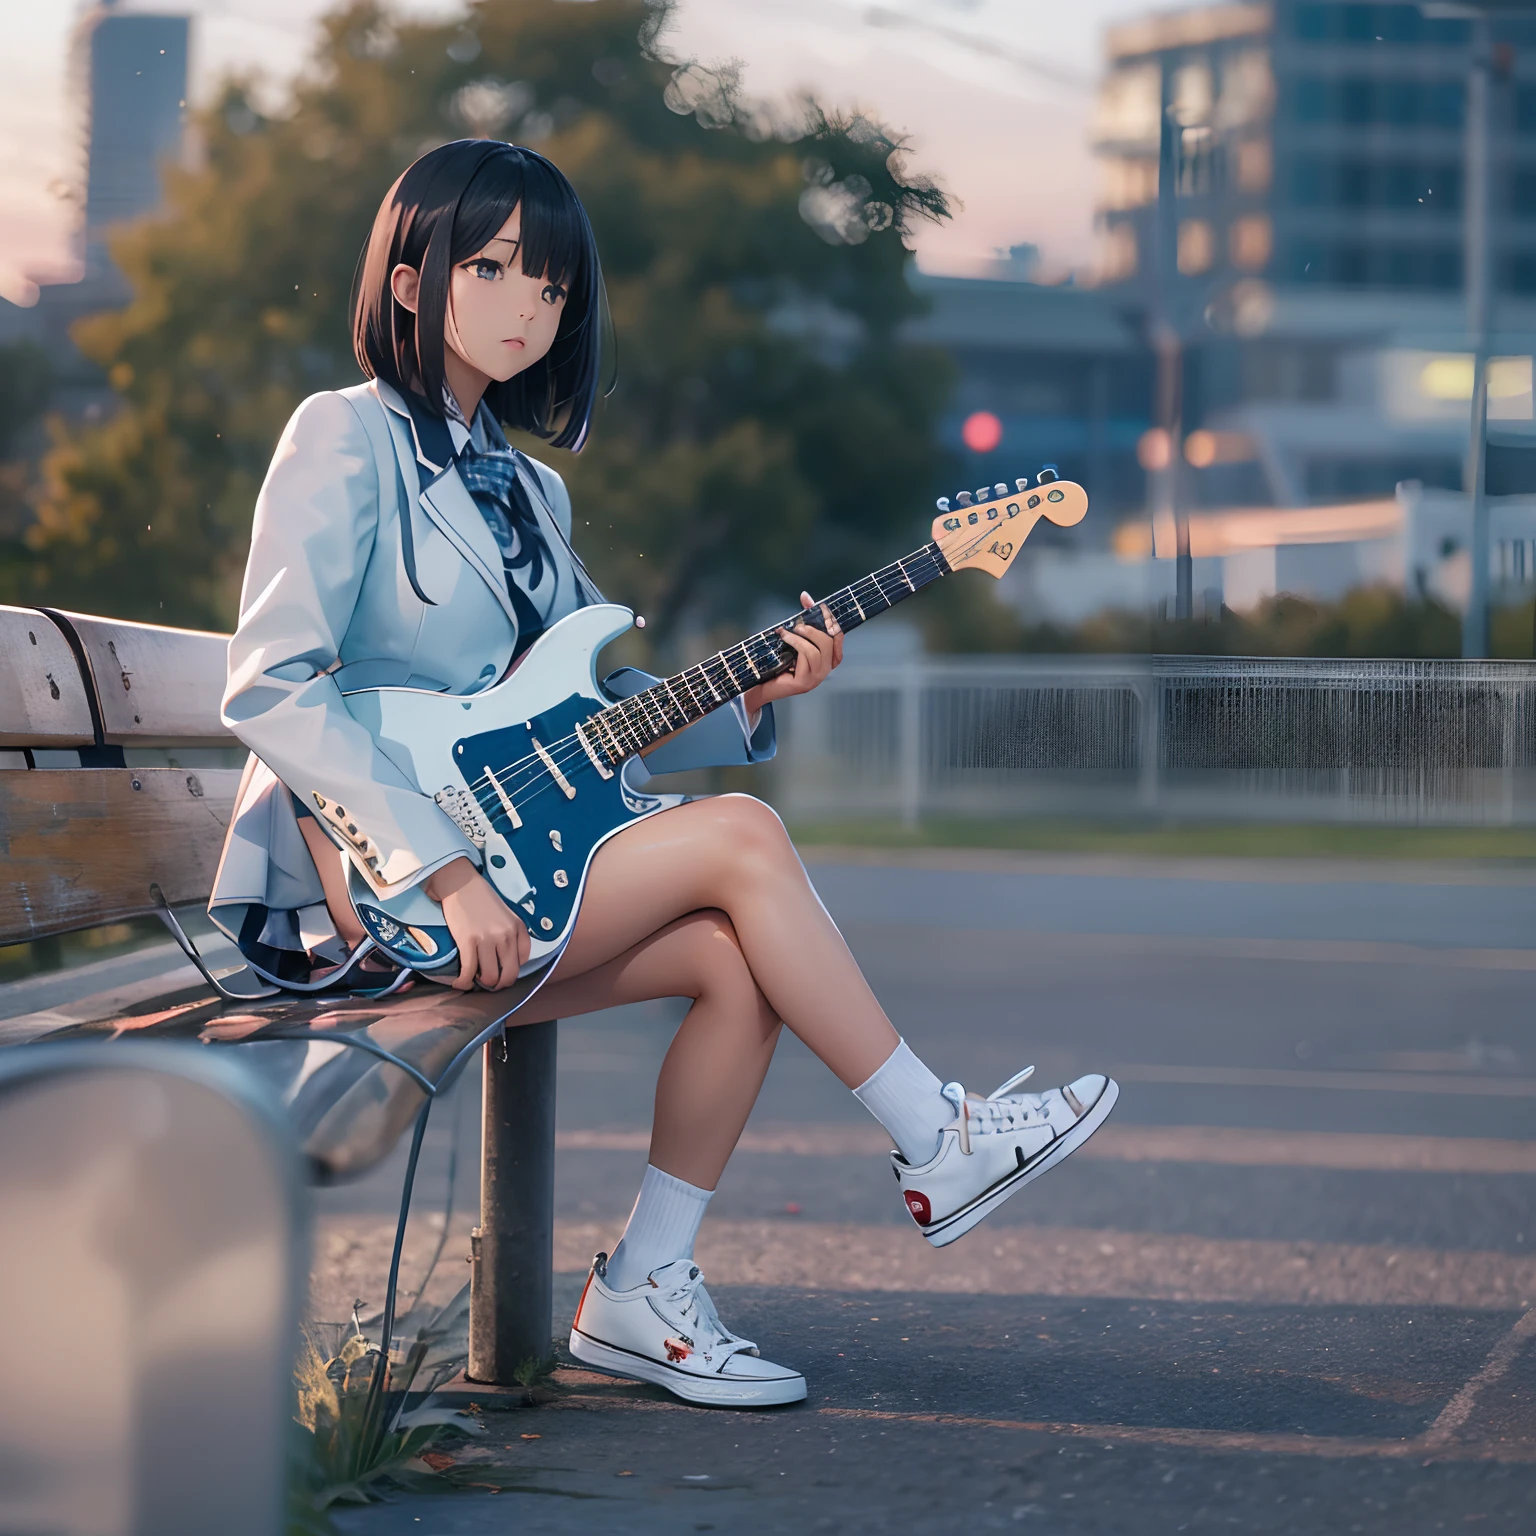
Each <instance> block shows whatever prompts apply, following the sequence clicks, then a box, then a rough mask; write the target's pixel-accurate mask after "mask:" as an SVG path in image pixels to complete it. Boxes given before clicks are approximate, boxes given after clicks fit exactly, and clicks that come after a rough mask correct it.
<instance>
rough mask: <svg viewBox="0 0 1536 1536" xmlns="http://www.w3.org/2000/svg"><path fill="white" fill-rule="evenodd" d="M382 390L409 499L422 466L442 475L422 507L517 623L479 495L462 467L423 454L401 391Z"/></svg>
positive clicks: (421, 495)
mask: <svg viewBox="0 0 1536 1536" xmlns="http://www.w3.org/2000/svg"><path fill="white" fill-rule="evenodd" d="M377 388H378V391H379V399H380V400H381V401H382V402H383V404H384V405H385V407H386V408H387V411H388V415H389V428H390V436H391V437H392V439H393V440H394V444H395V453H396V456H397V457H398V459H399V460H400V470H401V476H402V479H403V482H404V491H405V495H406V497H407V498H408V499H409V498H410V497H411V495H412V493H413V491H415V489H416V487H418V486H420V485H421V480H422V473H421V472H422V469H425V470H426V471H427V472H428V473H429V474H435V475H436V477H437V478H436V479H434V480H432V481H431V482H430V483H429V484H427V485H426V486H425V487H423V488H422V489H421V490H420V491H419V492H418V493H417V500H418V501H419V503H420V506H421V509H422V511H423V512H425V513H426V515H427V516H428V517H429V518H430V519H431V520H432V523H433V525H434V526H435V527H436V528H437V530H438V532H439V533H441V534H442V536H443V537H444V538H445V539H447V540H448V542H449V543H450V544H452V545H453V547H454V548H455V549H456V550H458V552H459V554H460V555H461V556H463V558H464V559H465V560H466V561H468V563H469V565H470V566H471V567H472V568H473V570H474V571H475V573H476V574H477V575H478V576H479V577H480V579H481V580H482V581H484V582H485V584H486V586H488V587H489V588H490V589H491V592H492V594H493V595H494V596H495V598H496V601H497V602H499V603H500V604H501V606H502V609H503V610H504V611H505V613H506V615H507V617H508V618H509V619H510V620H511V621H512V623H513V625H514V627H515V626H516V624H517V612H516V610H515V609H514V608H513V607H512V599H511V597H510V596H509V595H508V593H507V579H506V576H505V574H504V572H503V570H502V564H501V550H500V548H499V547H498V546H497V543H496V538H495V535H494V534H492V532H491V530H490V528H489V527H488V526H487V525H486V521H485V519H484V517H482V516H481V515H480V509H479V507H477V506H476V505H475V498H474V497H473V496H471V495H470V494H469V491H468V490H467V489H466V488H465V485H464V482H463V481H462V480H461V479H460V478H459V472H458V470H457V469H456V468H454V466H453V465H452V464H449V465H447V466H446V467H445V466H443V465H440V464H437V463H435V462H434V461H433V460H432V459H431V458H429V457H428V456H427V455H426V454H425V453H424V452H423V450H422V445H421V444H420V442H418V441H417V437H416V427H415V423H414V421H413V420H412V418H411V413H410V409H409V407H407V405H406V403H405V402H404V401H403V400H402V399H401V398H400V397H399V395H398V394H396V393H395V391H394V390H393V389H391V388H390V386H389V385H388V384H383V383H380V384H378V385H377ZM402 512H403V513H405V514H406V515H409V512H408V509H407V508H402Z"/></svg>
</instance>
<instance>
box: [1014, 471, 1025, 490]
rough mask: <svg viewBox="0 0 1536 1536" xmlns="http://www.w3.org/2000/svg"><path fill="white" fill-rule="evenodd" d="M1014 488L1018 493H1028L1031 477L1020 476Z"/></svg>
mask: <svg viewBox="0 0 1536 1536" xmlns="http://www.w3.org/2000/svg"><path fill="white" fill-rule="evenodd" d="M1013 486H1014V489H1015V490H1016V491H1020V492H1023V491H1027V490H1028V489H1029V476H1028V475H1020V476H1019V478H1018V479H1017V480H1015V481H1014V482H1013Z"/></svg>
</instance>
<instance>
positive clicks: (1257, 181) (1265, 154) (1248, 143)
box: [1234, 139, 1275, 192]
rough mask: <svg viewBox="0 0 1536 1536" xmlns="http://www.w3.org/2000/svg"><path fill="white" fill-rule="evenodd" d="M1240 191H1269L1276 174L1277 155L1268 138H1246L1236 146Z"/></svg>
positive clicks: (1238, 186)
mask: <svg viewBox="0 0 1536 1536" xmlns="http://www.w3.org/2000/svg"><path fill="white" fill-rule="evenodd" d="M1234 153H1235V156H1236V161H1237V188H1238V191H1240V192H1268V191H1269V187H1270V183H1271V181H1273V179H1274V174H1275V156H1274V151H1273V150H1272V149H1271V148H1270V144H1269V140H1268V139H1244V140H1242V141H1241V142H1240V143H1239V144H1238V145H1237V146H1236V148H1235V151H1234Z"/></svg>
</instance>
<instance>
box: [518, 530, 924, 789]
mask: <svg viewBox="0 0 1536 1536" xmlns="http://www.w3.org/2000/svg"><path fill="white" fill-rule="evenodd" d="M948 571H949V563H948V562H947V561H946V560H945V559H944V556H943V553H942V551H941V550H940V549H939V547H938V545H936V544H927V545H925V546H924V547H923V548H922V549H919V550H914V551H913V552H912V553H911V554H909V555H906V556H904V557H903V558H902V559H900V560H896V561H894V562H893V563H892V564H890V565H886V566H882V567H881V568H880V569H879V570H877V571H872V572H870V574H869V575H867V576H861V577H860V578H859V579H858V580H857V581H856V582H853V583H852V584H851V585H849V586H846V587H843V588H841V589H839V590H838V591H836V592H834V593H833V594H832V595H831V596H830V597H826V598H823V599H822V601H821V603H819V604H817V605H816V609H812V610H803V611H802V612H799V613H796V614H794V615H792V616H791V617H790V618H787V619H785V620H784V621H783V623H781V624H775V625H773V626H772V627H771V628H769V629H764V630H759V631H758V632H757V633H756V634H754V635H748V636H747V638H746V639H745V640H742V641H741V642H740V643H739V644H737V645H733V646H730V647H729V648H728V649H726V650H722V651H716V652H715V654H714V655H713V656H708V657H706V658H705V659H704V660H703V661H700V662H698V663H697V664H695V665H694V666H691V667H686V668H684V669H683V670H682V671H681V672H677V673H674V674H673V675H672V676H671V677H667V678H663V679H661V680H660V681H659V682H656V683H654V684H652V685H651V686H650V687H649V688H646V689H643V690H642V691H641V692H639V693H637V694H633V695H631V696H630V697H629V698H627V699H620V700H618V701H617V702H615V703H613V704H611V705H609V706H608V708H606V709H604V710H601V711H599V712H598V713H597V714H595V715H593V716H592V717H591V718H590V720H588V721H587V722H586V725H585V726H584V727H579V728H578V732H577V735H578V740H579V741H580V744H581V745H582V746H583V747H585V748H587V750H588V754H589V755H592V753H593V750H594V749H593V745H592V743H593V742H596V743H597V744H598V745H597V748H596V750H597V753H598V755H599V756H602V757H606V758H608V759H609V761H610V762H612V763H615V764H617V763H621V762H623V761H624V760H625V759H626V758H628V757H631V756H633V755H634V754H636V753H638V752H641V751H643V750H644V749H645V748H646V747H648V746H650V745H651V744H652V743H653V742H656V741H658V740H660V739H661V738H662V737H663V736H668V735H670V734H671V733H672V732H673V731H678V730H683V729H685V728H686V727H687V726H689V725H692V724H693V722H694V721H695V720H699V719H701V718H702V717H703V716H705V715H707V714H709V713H710V712H711V711H712V710H714V709H718V708H719V707H720V706H721V705H722V704H724V703H726V702H728V701H729V700H731V699H734V698H738V697H740V696H741V695H742V694H744V693H745V692H747V690H748V688H749V687H751V686H752V683H751V682H747V681H744V680H743V679H744V677H746V676H750V678H751V679H752V681H753V682H758V683H761V682H763V681H765V680H766V679H768V678H770V677H776V676H778V675H779V674H780V673H782V672H785V671H787V670H790V669H791V668H792V667H793V666H794V663H795V659H796V656H797V655H798V653H797V652H796V651H795V649H794V647H793V646H791V645H789V644H788V643H787V642H786V641H785V640H784V639H782V638H781V636H780V633H779V631H780V630H788V629H791V628H792V627H793V626H794V625H795V624H798V623H801V622H804V621H806V620H807V619H809V618H810V616H811V614H813V613H815V614H816V617H817V618H818V619H819V618H820V614H819V611H818V610H819V609H821V608H823V607H824V608H825V609H826V610H827V612H828V613H829V614H830V615H831V616H832V619H833V620H834V621H835V623H836V626H837V627H838V628H840V629H843V630H850V629H857V628H858V626H859V625H860V624H866V623H868V622H869V620H870V619H872V618H874V617H875V616H876V615H878V614H881V613H884V612H885V611H886V609H888V608H894V607H895V606H896V604H897V603H899V602H901V601H903V600H904V599H905V598H907V597H910V596H911V595H912V594H913V593H915V592H918V591H920V590H921V589H922V588H923V587H925V586H927V585H928V584H929V583H930V582H932V581H937V580H938V578H939V577H940V576H944V575H947V574H948ZM493 782H494V781H493ZM498 787H499V786H498Z"/></svg>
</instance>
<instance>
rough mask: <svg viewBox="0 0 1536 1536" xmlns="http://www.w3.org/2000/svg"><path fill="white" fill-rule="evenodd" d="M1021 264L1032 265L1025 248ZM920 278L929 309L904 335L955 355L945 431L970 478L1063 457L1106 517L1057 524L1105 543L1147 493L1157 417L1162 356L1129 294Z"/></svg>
mask: <svg viewBox="0 0 1536 1536" xmlns="http://www.w3.org/2000/svg"><path fill="white" fill-rule="evenodd" d="M1011 264H1013V265H1016V266H1019V267H1021V268H1022V269H1023V270H1024V271H1026V272H1027V271H1028V270H1029V268H1028V265H1027V263H1026V262H1022V261H1021V260H1020V258H1019V256H1018V255H1017V253H1015V254H1014V255H1013V256H1012V258H1011ZM909 281H910V282H911V285H912V287H913V288H914V289H915V290H916V292H917V293H918V294H919V295H921V296H922V297H923V298H924V299H926V300H927V301H928V312H927V313H926V314H925V315H922V316H921V317H919V318H918V319H916V320H913V321H910V322H909V323H908V324H907V325H906V326H905V327H904V328H903V337H904V339H906V340H909V341H912V342H916V343H919V344H923V345H929V346H937V347H940V348H942V349H943V350H944V351H946V352H947V353H948V354H949V355H950V357H951V358H952V359H953V361H954V364H955V370H956V376H957V379H956V388H955V392H954V395H953V397H952V400H951V403H950V408H949V410H948V412H947V413H946V415H945V417H944V418H943V420H942V421H941V422H940V425H939V430H940V433H941V436H942V439H943V441H944V443H945V444H946V446H948V447H949V448H950V449H951V450H952V451H953V452H954V453H955V454H956V455H957V457H958V458H959V460H960V463H961V465H962V466H963V467H962V471H961V472H962V474H963V476H964V477H965V483H967V484H969V485H971V486H976V485H981V484H984V483H985V484H993V483H995V482H997V481H999V480H1007V481H1012V480H1013V479H1015V478H1016V477H1018V476H1019V475H1034V474H1035V473H1037V472H1038V470H1039V469H1040V467H1041V466H1042V465H1043V464H1055V465H1056V466H1057V467H1058V468H1059V470H1060V472H1061V474H1062V475H1063V476H1065V477H1066V478H1067V479H1069V480H1077V481H1079V482H1080V483H1081V484H1083V485H1085V486H1088V487H1089V488H1090V491H1091V494H1092V496H1093V503H1094V510H1095V514H1096V515H1095V517H1094V519H1093V520H1092V522H1091V524H1080V525H1079V526H1078V528H1076V529H1072V530H1067V529H1060V530H1055V529H1053V530H1051V532H1052V533H1054V534H1056V535H1057V537H1058V538H1060V539H1061V540H1062V541H1064V542H1067V543H1071V544H1089V545H1093V544H1099V545H1103V544H1104V543H1106V542H1107V540H1108V537H1109V533H1110V530H1111V529H1112V528H1113V527H1114V525H1115V523H1116V522H1117V521H1118V520H1119V519H1121V518H1124V517H1128V516H1132V515H1134V514H1135V513H1136V511H1137V510H1138V509H1139V508H1140V507H1141V505H1142V502H1143V501H1144V499H1145V494H1146V493H1145V476H1144V474H1143V471H1142V469H1141V466H1140V465H1139V464H1138V463H1137V461H1136V444H1137V442H1138V441H1139V440H1140V438H1141V435H1142V433H1143V432H1145V431H1146V429H1147V425H1148V422H1149V420H1150V415H1149V412H1150V405H1151V377H1152V375H1151V360H1150V358H1149V356H1148V354H1147V349H1146V346H1145V343H1144V341H1143V339H1142V336H1141V334H1140V327H1139V325H1138V324H1137V323H1136V322H1135V319H1134V317H1133V316H1131V315H1128V314H1127V312H1126V306H1125V304H1124V303H1123V301H1121V300H1119V299H1117V298H1116V297H1115V296H1113V295H1111V294H1108V293H1106V292H1103V291H1100V290H1096V289H1090V288H1077V287H1073V286H1071V285H1062V286H1054V287H1046V286H1040V285H1037V284H1035V283H1032V282H1029V281H1024V280H1009V279H1002V280H988V279H976V278H960V277H936V276H931V275H929V274H926V273H922V272H918V271H917V270H916V269H915V268H914V269H913V270H912V272H911V275H910V278H909ZM956 488H957V489H958V487H956ZM1040 537H1041V538H1042V539H1043V540H1046V541H1048V540H1049V538H1050V534H1048V533H1046V532H1045V530H1043V529H1042V530H1041V535H1040Z"/></svg>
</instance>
